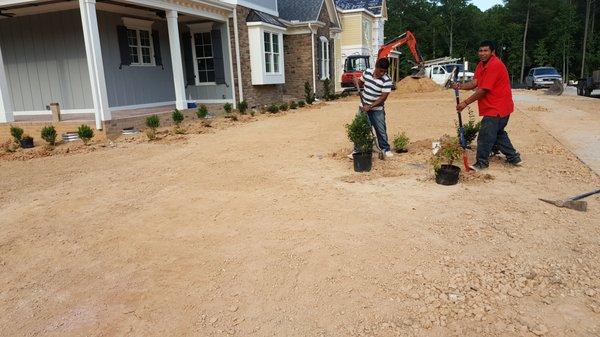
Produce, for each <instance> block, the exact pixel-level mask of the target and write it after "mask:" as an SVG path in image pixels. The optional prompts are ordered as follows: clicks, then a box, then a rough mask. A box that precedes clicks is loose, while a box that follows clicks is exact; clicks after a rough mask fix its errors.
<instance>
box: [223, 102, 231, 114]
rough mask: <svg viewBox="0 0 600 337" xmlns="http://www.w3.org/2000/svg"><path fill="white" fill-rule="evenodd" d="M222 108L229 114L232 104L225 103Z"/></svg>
mask: <svg viewBox="0 0 600 337" xmlns="http://www.w3.org/2000/svg"><path fill="white" fill-rule="evenodd" d="M223 110H225V113H226V114H230V113H231V110H233V105H232V104H231V103H225V104H224V105H223Z"/></svg>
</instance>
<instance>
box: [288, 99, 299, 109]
mask: <svg viewBox="0 0 600 337" xmlns="http://www.w3.org/2000/svg"><path fill="white" fill-rule="evenodd" d="M290 109H292V110H296V109H298V103H296V101H291V102H290Z"/></svg>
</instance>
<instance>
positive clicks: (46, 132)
mask: <svg viewBox="0 0 600 337" xmlns="http://www.w3.org/2000/svg"><path fill="white" fill-rule="evenodd" d="M41 136H42V139H43V140H45V141H46V143H48V144H50V145H55V144H56V129H55V128H54V125H46V126H44V127H43V128H42V132H41Z"/></svg>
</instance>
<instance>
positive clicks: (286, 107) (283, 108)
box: [279, 103, 290, 111]
mask: <svg viewBox="0 0 600 337" xmlns="http://www.w3.org/2000/svg"><path fill="white" fill-rule="evenodd" d="M289 108H290V107H289V106H288V104H287V103H281V104H280V105H279V110H281V111H287V110H288V109H289Z"/></svg>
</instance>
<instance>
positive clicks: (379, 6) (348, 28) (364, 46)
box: [335, 0, 388, 90]
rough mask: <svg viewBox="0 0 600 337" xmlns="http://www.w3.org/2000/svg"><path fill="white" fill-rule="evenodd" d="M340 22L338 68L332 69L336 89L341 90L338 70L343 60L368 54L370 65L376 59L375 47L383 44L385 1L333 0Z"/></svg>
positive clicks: (376, 48) (385, 16)
mask: <svg viewBox="0 0 600 337" xmlns="http://www.w3.org/2000/svg"><path fill="white" fill-rule="evenodd" d="M335 4H336V7H337V11H338V13H339V17H340V20H341V25H342V27H343V31H342V32H341V34H340V35H341V39H340V46H339V50H338V51H337V55H336V58H338V59H340V61H341V65H342V66H340V67H338V68H336V70H339V71H340V73H339V74H336V79H337V80H336V86H337V89H338V90H339V89H341V86H340V83H339V82H340V81H339V79H340V78H341V71H342V70H343V65H344V62H345V61H346V57H348V56H350V55H369V56H370V62H371V64H370V65H371V66H373V65H374V62H375V61H376V58H377V52H378V51H379V48H380V47H381V46H382V45H383V44H384V26H385V22H386V21H387V18H388V16H387V4H386V1H385V0H335Z"/></svg>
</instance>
